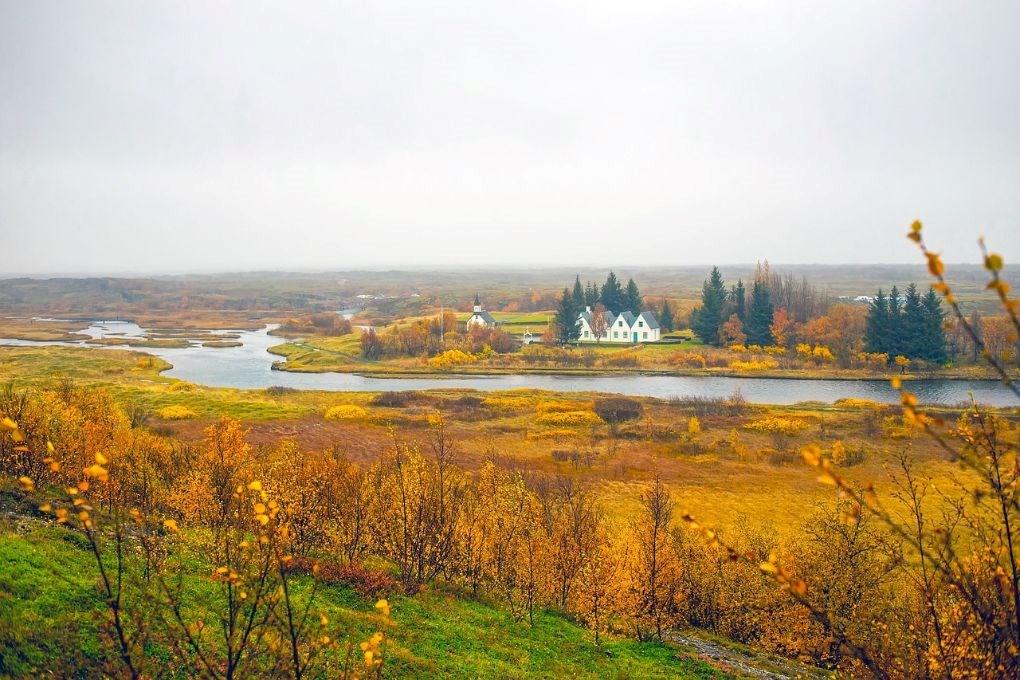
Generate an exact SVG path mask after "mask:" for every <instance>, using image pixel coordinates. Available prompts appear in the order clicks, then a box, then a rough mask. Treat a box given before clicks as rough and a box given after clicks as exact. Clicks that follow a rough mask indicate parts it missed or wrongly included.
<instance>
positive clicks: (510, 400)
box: [482, 397, 535, 412]
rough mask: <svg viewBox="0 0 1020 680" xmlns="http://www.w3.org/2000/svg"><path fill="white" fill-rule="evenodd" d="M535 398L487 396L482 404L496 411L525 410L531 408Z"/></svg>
mask: <svg viewBox="0 0 1020 680" xmlns="http://www.w3.org/2000/svg"><path fill="white" fill-rule="evenodd" d="M534 403H535V400H534V399H532V398H528V397H486V398H485V399H483V400H482V404H484V405H485V406H487V407H489V408H491V409H492V410H494V411H504V412H505V411H523V410H524V409H526V408H529V407H530V406H531V405H532V404H534Z"/></svg>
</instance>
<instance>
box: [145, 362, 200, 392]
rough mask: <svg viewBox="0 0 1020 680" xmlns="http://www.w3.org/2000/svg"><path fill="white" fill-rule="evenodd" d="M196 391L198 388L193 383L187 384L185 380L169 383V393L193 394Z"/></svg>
mask: <svg viewBox="0 0 1020 680" xmlns="http://www.w3.org/2000/svg"><path fill="white" fill-rule="evenodd" d="M150 362H151V360H150ZM196 389H198V386H197V385H195V384H194V383H189V382H188V381H187V380H178V381H177V382H173V383H170V391H171V392H194V391H195V390H196Z"/></svg>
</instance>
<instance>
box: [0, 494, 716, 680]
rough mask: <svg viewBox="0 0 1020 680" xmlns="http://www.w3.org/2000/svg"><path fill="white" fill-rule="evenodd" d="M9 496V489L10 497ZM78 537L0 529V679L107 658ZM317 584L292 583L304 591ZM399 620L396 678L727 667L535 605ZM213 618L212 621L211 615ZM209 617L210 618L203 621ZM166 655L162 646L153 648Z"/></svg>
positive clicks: (406, 612)
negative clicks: (524, 611) (604, 634)
mask: <svg viewBox="0 0 1020 680" xmlns="http://www.w3.org/2000/svg"><path fill="white" fill-rule="evenodd" d="M8 498H9V497H8ZM187 559H188V560H189V562H188V563H187V564H188V567H189V569H190V570H191V571H192V574H193V575H189V576H187V577H186V578H185V591H186V592H188V593H190V594H191V595H192V596H193V597H194V599H195V601H201V600H203V599H204V598H206V597H208V596H211V595H213V594H214V593H215V590H216V588H217V586H216V585H215V584H214V583H213V582H212V581H211V580H209V579H208V578H207V577H205V576H204V574H208V573H209V572H210V565H208V564H206V563H205V562H203V559H202V557H200V556H198V555H197V553H196V554H192V551H189V553H188V558H187ZM95 579H96V570H95V566H94V564H93V561H92V557H91V554H90V553H89V552H88V549H87V545H86V544H85V543H84V540H83V539H82V537H81V536H80V535H79V534H77V533H75V532H73V531H71V530H67V529H63V528H60V527H57V526H54V525H44V524H42V523H40V522H37V521H34V520H22V521H21V523H20V525H19V526H18V527H17V528H16V527H14V526H12V524H11V523H10V522H9V521H8V522H7V524H6V525H0V645H2V648H0V676H10V677H26V676H40V675H44V674H47V672H56V673H58V674H59V675H60V676H61V677H94V676H95V675H96V674H97V673H98V672H100V669H101V668H102V666H103V663H104V662H106V661H108V660H109V654H110V652H109V650H108V649H107V648H106V647H105V645H104V643H103V642H102V640H101V634H100V624H99V622H100V621H101V620H102V616H103V615H104V607H103V603H102V601H101V598H100V597H99V595H98V593H97V591H96V588H95ZM310 587H311V581H310V580H309V579H307V578H299V579H297V580H296V583H295V584H294V592H295V593H296V596H297V597H298V598H303V597H306V596H307V594H308V592H309V589H310ZM390 602H391V605H392V607H393V614H392V620H393V623H392V625H390V626H389V627H386V628H385V629H384V630H385V633H386V635H387V637H388V638H389V639H390V643H389V646H388V647H387V648H386V649H385V650H384V654H386V658H387V661H386V664H387V673H386V674H387V676H388V677H415V678H533V677H543V678H545V677H569V678H637V677H641V678H709V677H719V676H720V674H719V673H718V672H717V671H715V670H714V669H712V668H711V667H710V666H708V665H707V664H706V663H704V662H702V661H700V660H698V659H695V658H692V657H689V656H687V655H685V653H683V652H681V651H680V650H679V649H677V648H674V647H668V646H664V645H658V644H650V643H639V642H636V641H632V640H628V639H623V638H615V637H610V638H609V639H608V640H607V641H606V642H605V644H604V645H603V649H602V650H599V649H597V648H596V647H595V646H594V644H593V640H592V637H591V634H590V633H589V632H588V631H587V630H585V629H583V628H581V627H579V626H577V625H576V624H574V623H572V622H570V621H568V620H567V619H565V618H564V617H562V616H560V615H557V614H554V613H549V612H545V611H542V612H539V613H538V614H537V615H536V618H535V627H534V628H532V627H530V626H529V625H528V624H527V623H526V622H515V621H513V620H511V618H510V616H509V615H508V614H507V613H506V612H505V611H502V610H501V609H498V608H494V607H492V606H490V605H488V604H486V603H483V602H478V601H474V600H469V599H464V598H461V597H457V596H456V595H454V594H453V593H451V592H447V591H444V590H441V589H426V590H423V591H422V592H421V593H419V594H418V595H416V596H414V597H404V596H400V595H395V596H393V597H391V598H390ZM315 609H316V610H317V611H321V612H323V613H325V614H326V615H327V616H328V617H329V619H330V621H331V625H333V626H335V629H336V630H342V631H347V632H348V635H350V636H351V638H352V639H353V640H354V642H355V643H357V642H358V641H360V640H362V639H366V638H367V637H369V636H370V635H371V634H372V632H373V631H374V630H377V629H378V628H379V627H380V626H381V625H382V622H381V619H380V617H378V616H377V615H376V614H375V613H374V611H373V608H372V603H371V602H368V601H365V600H362V599H361V598H359V597H358V596H357V595H355V594H354V593H353V592H352V591H350V590H349V589H347V588H346V587H343V586H326V587H324V588H323V589H321V590H320V592H319V594H318V596H317V599H316V605H315ZM206 618H207V617H206ZM207 621H208V622H209V623H212V621H211V619H208V618H207ZM151 653H153V654H158V655H160V656H162V654H163V653H165V650H159V649H153V650H152V652H151Z"/></svg>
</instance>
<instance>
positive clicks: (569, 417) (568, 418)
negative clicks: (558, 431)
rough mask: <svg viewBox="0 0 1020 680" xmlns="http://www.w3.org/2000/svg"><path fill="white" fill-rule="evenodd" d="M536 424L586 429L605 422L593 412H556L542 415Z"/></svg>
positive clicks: (536, 420)
mask: <svg viewBox="0 0 1020 680" xmlns="http://www.w3.org/2000/svg"><path fill="white" fill-rule="evenodd" d="M535 422H536V423H538V424H539V425H553V426H557V427H584V426H591V425H602V424H603V422H604V421H603V420H602V419H601V418H599V417H598V415H597V414H596V413H594V412H592V411H554V412H552V413H544V414H542V415H540V416H539V417H538V418H536V419H535Z"/></svg>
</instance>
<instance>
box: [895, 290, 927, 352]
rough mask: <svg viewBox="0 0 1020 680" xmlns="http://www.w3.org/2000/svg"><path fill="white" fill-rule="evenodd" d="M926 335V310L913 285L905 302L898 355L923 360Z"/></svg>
mask: <svg viewBox="0 0 1020 680" xmlns="http://www.w3.org/2000/svg"><path fill="white" fill-rule="evenodd" d="M926 333H927V323H926V322H925V318H924V308H922V307H921V296H920V295H918V294H917V286H915V285H914V284H913V283H911V284H910V285H909V286H907V292H906V293H905V297H904V301H903V315H902V317H901V321H900V332H899V346H898V347H897V350H898V351H897V354H902V355H903V356H905V357H907V358H908V359H921V358H923V357H924V353H925V335H926Z"/></svg>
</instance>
